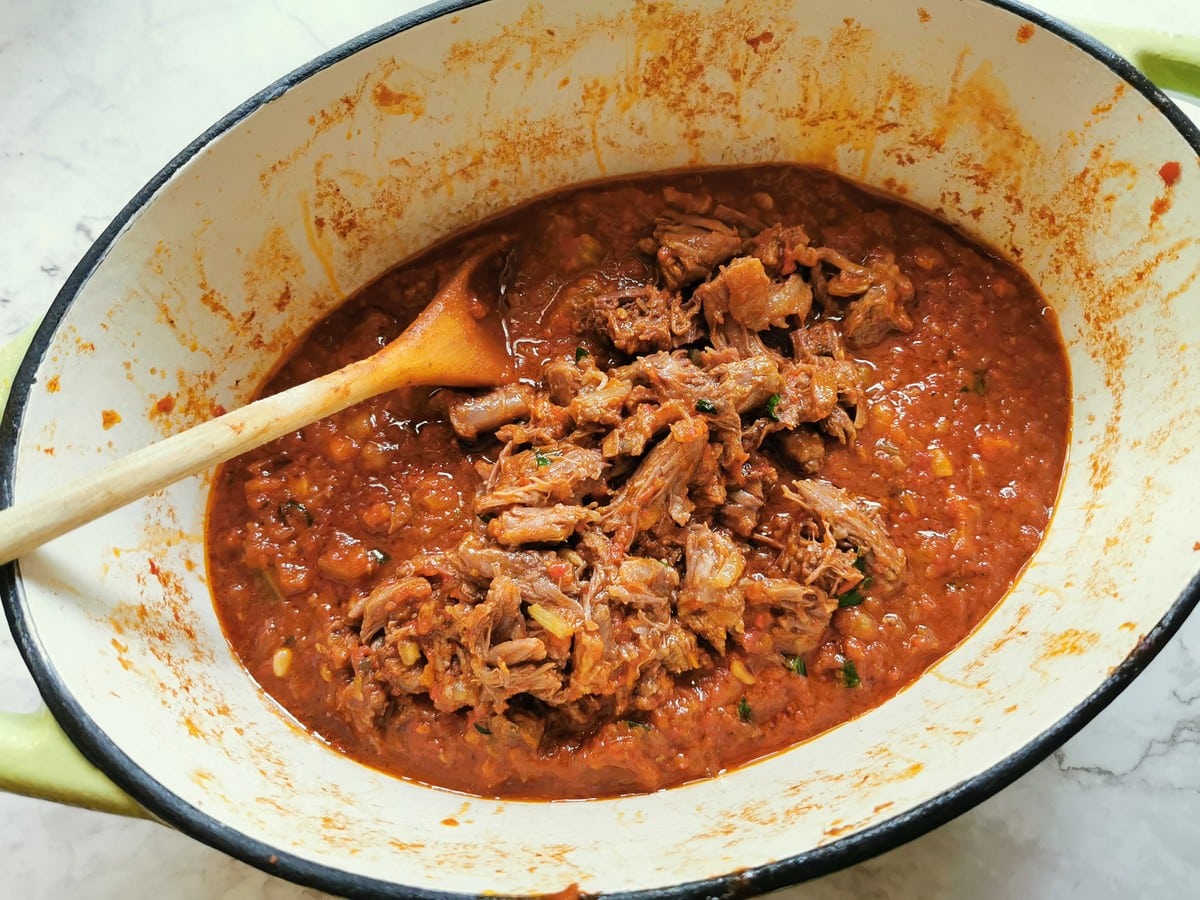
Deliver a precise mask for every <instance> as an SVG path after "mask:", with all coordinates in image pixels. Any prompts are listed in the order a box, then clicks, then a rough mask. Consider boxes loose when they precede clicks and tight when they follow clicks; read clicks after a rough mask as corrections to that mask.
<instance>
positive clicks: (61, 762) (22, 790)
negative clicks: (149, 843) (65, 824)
mask: <svg viewBox="0 0 1200 900" xmlns="http://www.w3.org/2000/svg"><path fill="white" fill-rule="evenodd" d="M0 791H7V792H9V793H12V794H23V795H24V796H26V797H36V798H37V799H39V800H53V801H55V802H57V803H66V804H68V805H69V806H78V807H82V808H83V809H94V810H97V811H99V812H107V813H115V814H117V815H122V816H133V817H137V818H150V814H149V813H147V812H146V811H145V810H144V809H142V807H141V806H139V805H138V803H137V801H135V800H134V799H133V798H132V797H130V796H129V795H128V794H126V793H125V792H124V791H122V790H121V789H120V788H119V787H117V786H116V785H115V784H113V783H112V782H111V781H109V780H108V778H107V777H106V776H105V775H104V773H103V772H101V771H100V770H99V769H97V768H96V767H95V766H93V765H92V764H91V763H90V762H88V761H87V760H86V759H85V758H84V756H83V754H82V753H80V752H79V751H78V750H77V749H76V748H75V745H74V744H72V743H71V741H70V739H69V738H68V737H67V736H66V735H65V734H64V733H63V731H62V729H61V728H59V727H58V722H56V721H55V720H54V716H53V715H51V714H50V710H48V709H46V707H44V706H43V707H42V708H41V709H39V710H37V711H36V712H31V713H7V712H0Z"/></svg>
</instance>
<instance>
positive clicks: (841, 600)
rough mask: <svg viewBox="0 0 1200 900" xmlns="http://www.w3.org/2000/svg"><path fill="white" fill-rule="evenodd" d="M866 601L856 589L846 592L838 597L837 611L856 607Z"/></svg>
mask: <svg viewBox="0 0 1200 900" xmlns="http://www.w3.org/2000/svg"><path fill="white" fill-rule="evenodd" d="M866 599H867V598H866V597H864V596H863V595H862V594H861V593H860V592H859V590H858V588H854V589H853V590H849V591H846V593H844V594H842V595H841V596H840V597H838V609H848V608H850V607H851V606H858V605H859V604H860V603H862V602H863V601H864V600H866Z"/></svg>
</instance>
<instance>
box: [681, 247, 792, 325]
mask: <svg viewBox="0 0 1200 900" xmlns="http://www.w3.org/2000/svg"><path fill="white" fill-rule="evenodd" d="M709 285H710V287H708V288H706V290H705V292H703V294H702V297H701V300H702V302H704V303H711V304H713V308H714V310H719V311H720V314H721V315H722V316H724V315H725V312H726V310H727V312H728V315H730V316H732V317H733V318H734V320H735V321H737V322H739V323H740V324H742V325H744V326H745V327H746V328H748V329H750V330H751V331H765V330H766V329H768V328H784V327H786V326H787V324H788V320H789V319H790V318H793V317H794V318H795V320H796V321H797V322H803V321H804V318H805V316H807V315H808V312H809V310H810V309H811V308H812V289H811V288H810V287H809V286H808V282H806V281H805V280H804V279H803V278H801V277H800V276H798V275H792V276H790V277H789V278H787V279H786V280H784V281H782V282H776V281H772V280H771V278H770V276H769V275H767V272H766V270H765V269H764V268H763V264H762V261H761V260H759V259H758V258H756V257H753V256H740V257H738V258H737V259H734V260H731V261H730V262H729V264H728V265H726V266H723V267H722V268H721V271H720V273H719V274H718V275H717V276H716V277H715V278H713V279H712V281H711V282H710V283H709ZM717 286H719V287H720V288H723V297H720V295H719V294H718V293H717V292H716V288H717ZM718 297H720V299H718ZM722 300H723V305H724V307H725V309H724V310H721V309H720V306H721V301H722ZM706 313H707V310H706Z"/></svg>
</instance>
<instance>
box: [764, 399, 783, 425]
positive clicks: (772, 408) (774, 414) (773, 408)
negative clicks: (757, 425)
mask: <svg viewBox="0 0 1200 900" xmlns="http://www.w3.org/2000/svg"><path fill="white" fill-rule="evenodd" d="M781 399H783V398H782V397H780V396H779V395H778V394H772V395H771V396H770V397H768V398H767V415H768V416H770V417H771V418H772V419H774V420H775V421H776V422H778V421H779V413H778V411H777V410H778V409H779V401H780V400H781Z"/></svg>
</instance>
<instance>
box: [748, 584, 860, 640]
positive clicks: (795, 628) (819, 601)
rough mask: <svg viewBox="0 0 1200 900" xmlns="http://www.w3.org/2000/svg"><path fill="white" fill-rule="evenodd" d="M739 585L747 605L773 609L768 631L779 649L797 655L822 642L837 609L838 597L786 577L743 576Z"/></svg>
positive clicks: (751, 607) (750, 607)
mask: <svg viewBox="0 0 1200 900" xmlns="http://www.w3.org/2000/svg"><path fill="white" fill-rule="evenodd" d="M740 587H741V590H742V594H743V596H744V597H745V598H746V606H747V608H748V609H753V608H754V607H766V609H768V610H769V611H770V614H771V615H770V623H771V624H770V625H769V626H768V629H767V633H768V634H770V635H771V639H772V641H773V642H774V645H775V647H776V649H778V650H781V651H783V652H784V653H789V654H793V655H797V656H798V655H800V654H803V653H807V652H808V651H809V650H812V649H813V648H814V647H816V646H817V645H818V644H819V643H820V642H821V636H822V635H823V634H824V633H825V629H826V628H828V627H829V620H830V618H831V617H832V616H833V612H834V610H836V609H837V598H836V597H831V596H829V594H827V593H825V592H824V591H822V590H821V589H820V588H818V587H815V586H814V585H811V584H801V583H799V582H797V581H792V580H790V579H787V578H768V577H766V576H763V575H751V576H748V577H746V578H743V579H742V581H741V584H740Z"/></svg>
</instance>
